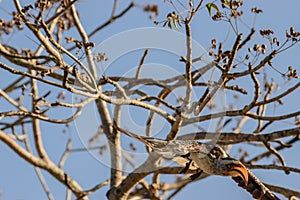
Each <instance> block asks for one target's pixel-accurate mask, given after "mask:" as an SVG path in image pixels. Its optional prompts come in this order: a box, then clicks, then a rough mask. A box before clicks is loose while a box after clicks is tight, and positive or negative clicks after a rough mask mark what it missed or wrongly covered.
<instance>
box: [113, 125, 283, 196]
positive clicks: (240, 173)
mask: <svg viewBox="0 0 300 200" xmlns="http://www.w3.org/2000/svg"><path fill="white" fill-rule="evenodd" d="M114 128H116V129H117V130H119V131H120V132H122V133H124V134H125V135H127V136H129V137H131V138H134V139H136V140H138V141H140V142H142V143H144V144H145V145H146V146H148V147H149V148H151V149H152V150H153V151H154V152H156V153H158V154H160V155H161V156H162V157H164V158H167V159H172V160H174V161H176V162H177V163H179V164H180V165H182V166H185V167H184V169H183V170H182V171H181V173H185V172H187V171H188V169H197V173H196V174H193V175H191V176H190V178H191V180H195V179H197V178H198V177H199V176H200V175H201V174H202V173H203V172H205V173H207V174H210V175H219V176H230V177H232V179H233V180H234V181H235V182H237V183H238V186H239V187H242V188H244V189H245V190H247V191H248V192H249V193H250V194H251V195H252V197H253V198H254V199H259V200H279V198H278V197H277V196H276V195H275V194H273V193H272V192H271V191H270V190H269V189H268V188H267V187H266V186H265V185H264V184H263V183H262V182H261V181H260V180H259V179H258V178H257V177H256V176H255V175H254V174H253V173H252V172H251V171H250V170H249V169H248V168H247V167H246V166H245V165H244V164H243V163H242V162H240V161H239V160H237V159H235V158H232V157H230V156H229V154H227V153H226V151H225V150H224V149H223V148H222V147H220V146H219V145H216V144H208V143H201V142H198V141H195V140H169V141H167V140H162V139H158V138H153V137H147V136H141V135H137V134H134V133H132V132H130V131H127V130H125V129H122V128H120V127H118V126H116V125H115V124H114Z"/></svg>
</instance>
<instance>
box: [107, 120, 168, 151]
mask: <svg viewBox="0 0 300 200" xmlns="http://www.w3.org/2000/svg"><path fill="white" fill-rule="evenodd" d="M113 127H114V128H115V129H116V130H118V131H120V132H122V133H124V134H125V135H127V136H129V137H132V138H134V139H136V140H138V141H140V142H142V143H144V144H145V145H146V146H148V147H150V148H151V149H153V150H158V149H161V148H163V147H165V146H166V145H167V141H165V140H161V139H156V138H152V137H146V136H141V135H137V134H134V133H132V132H130V131H127V130H125V129H122V128H120V127H118V126H117V125H116V124H114V125H113Z"/></svg>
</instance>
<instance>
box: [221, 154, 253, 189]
mask: <svg viewBox="0 0 300 200" xmlns="http://www.w3.org/2000/svg"><path fill="white" fill-rule="evenodd" d="M219 162H220V163H219V167H220V168H222V170H221V171H222V174H221V175H223V176H231V177H233V178H241V179H242V180H243V181H244V185H245V186H246V185H247V184H248V170H247V168H246V167H245V166H244V165H243V164H242V163H241V162H240V161H238V160H235V159H233V158H222V159H220V161H219Z"/></svg>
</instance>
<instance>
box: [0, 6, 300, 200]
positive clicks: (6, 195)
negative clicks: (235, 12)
mask: <svg viewBox="0 0 300 200" xmlns="http://www.w3.org/2000/svg"><path fill="white" fill-rule="evenodd" d="M104 2H105V3H104ZM107 2H110V3H107ZM129 2H130V1H120V3H119V6H118V11H117V13H119V12H120V11H121V10H122V9H123V8H125V7H126V6H127V5H128V4H129ZM149 2H151V3H157V4H159V11H160V15H159V16H158V19H157V20H158V21H160V20H163V19H164V18H165V16H166V14H167V11H168V12H169V11H170V10H171V6H170V5H169V4H164V3H163V0H157V1H145V0H142V1H138V2H137V3H138V4H141V5H146V4H147V3H149ZM28 3H31V2H30V1H22V4H23V5H27V4H28ZM244 4H245V7H244V9H245V10H250V9H251V8H252V7H254V6H255V7H259V8H261V9H262V10H263V14H262V15H259V16H258V17H257V18H256V23H255V28H256V29H257V30H259V29H267V28H271V29H273V30H274V31H275V33H278V35H279V36H280V37H281V38H282V39H283V38H284V34H285V32H284V31H285V30H286V29H289V27H290V26H294V28H295V30H297V31H299V30H300V24H299V18H297V17H296V16H297V14H298V12H299V8H300V2H299V1H297V0H288V1H272V2H271V1H263V0H255V1H248V2H244ZM76 5H78V8H79V12H80V17H81V20H82V22H83V25H84V26H85V28H86V30H87V32H90V31H91V30H93V28H94V27H95V26H97V25H99V24H102V23H103V22H104V21H105V20H106V19H107V18H108V17H109V16H110V12H111V8H112V3H111V1H97V2H95V1H91V0H85V1H79V2H78V3H76ZM0 8H1V10H0V18H2V15H3V16H5V17H7V13H5V11H4V10H7V11H11V10H12V2H10V1H8V0H2V2H0ZM148 16H149V15H148V14H146V13H144V12H142V10H140V9H133V10H132V11H131V12H129V13H128V14H127V15H125V16H124V17H123V18H122V19H120V20H118V21H116V22H115V23H114V24H113V25H112V26H109V27H107V28H105V29H104V30H103V31H102V32H101V33H99V34H96V35H95V36H93V37H92V38H91V39H92V41H93V42H94V43H95V44H99V43H101V42H102V41H104V40H106V39H107V38H109V37H111V36H113V35H115V34H118V33H120V32H122V31H127V30H131V29H134V28H143V27H155V25H154V24H153V22H152V21H151V20H149V18H148ZM243 21H244V22H246V23H247V25H248V26H252V24H253V16H252V15H248V14H246V16H245V17H243ZM219 25H220V24H219V23H218V22H212V21H210V20H209V16H208V13H207V11H206V10H205V11H204V10H203V11H201V12H200V13H199V16H197V17H196V20H195V21H194V22H193V24H192V31H193V39H194V40H196V41H197V42H198V43H199V44H201V45H202V46H203V47H208V46H209V45H210V39H211V37H216V38H218V39H219V40H224V39H225V38H226V34H227V31H228V26H227V25H226V26H222V28H220V26H219ZM241 27H242V30H247V26H241ZM182 31H183V30H182ZM245 33H247V31H246V32H245ZM22 34H23V33H20V34H13V36H12V37H10V38H7V37H4V38H3V39H2V41H1V42H3V43H8V44H11V45H15V44H18V46H19V47H20V48H21V47H23V46H28V47H32V46H33V45H36V44H34V42H33V41H32V40H30V39H26V37H22V38H23V39H22V40H21V41H20V40H19V36H22ZM140 37H143V36H142V35H141V36H140ZM280 37H279V39H280ZM24 38H25V40H24ZM232 40H233V39H230V38H229V39H227V41H226V43H225V45H227V47H230V46H232ZM299 50H300V48H299V45H298V46H296V47H294V48H293V49H291V50H290V51H288V52H287V53H284V54H282V55H280V59H276V60H274V64H275V66H276V67H277V68H278V69H279V70H280V71H282V72H285V71H286V68H287V66H288V65H293V66H294V67H295V68H297V69H299V66H300V57H299ZM142 52H143V51H137V52H132V53H131V54H128V55H125V56H124V57H122V58H121V60H119V61H118V60H116V62H115V63H114V65H119V64H121V63H122V62H124V63H126V65H128V66H131V65H137V64H138V62H139V57H140V55H141V54H142ZM156 53H157V52H156ZM155 55H156V54H155ZM126 56H127V57H126ZM166 56H167V58H168V59H174V60H173V61H172V60H171V61H169V60H168V62H166V61H165V60H161V62H160V61H157V60H155V56H153V57H152V58H149V60H148V61H153V62H156V63H159V64H163V65H166V64H169V65H170V64H174V63H176V64H177V65H179V63H178V58H175V57H172V55H166ZM122 59H123V60H122ZM0 60H1V61H3V60H4V59H3V58H0ZM124 67H125V66H124ZM122 70H124V71H126V70H128V69H127V68H126V67H125V68H123V69H121V71H122ZM298 71H299V70H298ZM108 73H110V74H116V73H123V72H120V69H116V68H111V69H110V70H108ZM268 73H270V77H274V78H275V79H276V80H278V81H279V82H284V80H283V79H280V76H279V75H278V74H277V73H275V72H274V71H273V70H269V71H268ZM0 77H1V79H2V80H1V81H0V88H4V87H5V86H7V82H8V81H9V80H11V79H12V78H16V76H13V75H10V74H9V73H7V72H5V71H3V70H1V69H0ZM40 86H41V87H42V88H43V89H44V90H45V91H47V89H50V88H49V87H45V86H44V85H40ZM287 86H288V85H287ZM299 95H300V93H299V91H298V92H297V93H296V94H295V95H294V98H293V99H291V100H289V103H288V104H286V105H284V107H281V108H277V110H276V113H277V114H280V113H281V112H287V111H291V110H295V109H296V110H299V109H300V106H299ZM53 98H55V97H53ZM68 99H72V96H71V95H68ZM231 100H232V99H229V100H228V101H229V102H230V101H231ZM0 103H1V104H0V111H1V112H2V111H3V110H9V109H10V108H9V107H7V104H4V103H3V99H0ZM235 103H236V104H237V105H239V104H240V105H242V103H241V102H235ZM25 105H26V102H25ZM132 112H134V111H132ZM276 113H274V114H276ZM69 114H70V113H69V112H66V113H63V114H60V116H58V117H61V116H68V115H69ZM138 114H139V113H133V114H132V115H138ZM139 118H140V119H144V116H143V114H140V116H139ZM137 123H141V124H139V125H141V126H142V124H143V123H142V122H139V121H137ZM42 125H43V126H42V131H43V137H44V142H45V147H46V149H47V150H48V152H49V155H50V157H51V158H52V159H53V160H54V161H55V162H58V161H59V159H60V156H61V153H62V152H63V151H64V148H65V144H66V142H67V140H68V138H72V139H73V148H80V147H83V144H82V140H81V138H80V135H79V134H78V129H76V126H75V125H74V124H72V125H71V126H70V127H69V128H66V127H65V126H63V125H58V126H53V125H51V124H49V123H45V122H42ZM286 127H288V124H287V121H286V122H280V123H279V124H278V125H277V126H274V127H272V128H270V129H269V130H268V131H274V130H277V129H282V128H286ZM87 128H91V130H88V131H87V132H90V133H92V132H93V131H94V130H93V129H92V127H87ZM64 129H66V130H67V131H66V133H63V131H62V130H64ZM247 130H252V129H251V127H249V126H248V127H247V126H246V127H245V130H244V131H247ZM28 131H30V130H28ZM162 137H163V136H162ZM124 139H126V138H124ZM127 139H128V138H127ZM138 147H140V148H139V149H142V147H141V146H138ZM249 149H250V151H252V152H251V153H253V155H256V154H258V153H259V152H254V150H253V149H254V148H251V147H249ZM299 152H300V145H299V144H297V145H296V146H295V147H293V148H292V149H287V150H285V151H283V152H282V154H283V155H284V156H285V158H286V160H287V165H288V166H292V167H293V166H294V167H297V166H298V167H299V166H300V159H298V157H299ZM231 155H232V156H234V157H238V153H237V148H233V150H232V152H231ZM295 158H296V159H295ZM98 159H99V157H97V156H95V154H88V153H73V154H71V155H70V156H69V158H68V160H67V162H66V165H65V168H64V169H65V170H66V171H67V172H68V173H69V174H70V175H71V176H72V177H73V178H74V179H75V180H77V181H78V182H79V183H80V184H81V185H82V187H83V188H85V189H89V188H91V187H93V186H94V185H96V184H98V183H99V182H101V181H103V180H105V179H107V178H109V168H108V167H107V166H105V165H103V164H102V163H101V162H100V161H99V160H98ZM266 162H267V163H272V158H271V159H269V160H266ZM0 163H1V165H0V191H1V192H2V200H29V199H46V195H45V193H44V192H43V190H42V188H41V185H40V183H39V181H38V179H37V176H36V174H35V172H34V170H33V167H32V166H31V165H29V164H27V163H26V162H25V161H24V160H22V159H21V158H19V157H18V156H17V155H16V154H15V153H13V152H12V151H11V150H10V149H9V148H7V146H5V145H4V144H3V143H1V142H0ZM254 173H255V174H256V175H257V176H258V177H259V178H260V179H261V180H262V181H265V182H267V183H273V184H275V185H280V186H283V187H287V188H293V189H296V190H300V185H299V183H300V175H299V174H295V173H291V174H290V175H288V176H287V175H285V174H284V173H283V172H278V171H271V170H268V171H264V170H254ZM43 175H44V176H45V178H46V180H47V183H48V185H49V187H50V191H51V192H52V193H53V196H54V197H55V199H64V198H65V188H64V187H62V186H61V184H60V183H58V182H57V181H56V180H55V179H54V178H52V177H51V176H49V175H48V174H47V173H43ZM163 177H165V178H166V180H168V177H170V176H169V175H166V176H163ZM106 191H107V187H104V188H103V189H101V190H99V191H97V192H96V193H94V194H92V195H90V199H105V192H106ZM200 197H201V199H249V200H250V199H251V197H250V195H249V194H248V193H247V192H246V191H244V190H243V189H241V188H239V187H237V185H236V183H235V182H234V181H232V180H231V179H230V178H226V177H213V176H211V177H209V178H206V179H204V180H202V181H199V182H195V183H192V184H190V185H189V186H187V187H186V188H185V189H184V190H182V191H181V192H180V193H179V194H178V195H177V196H176V198H175V199H184V198H185V199H200Z"/></svg>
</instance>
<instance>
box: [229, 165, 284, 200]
mask: <svg viewBox="0 0 300 200" xmlns="http://www.w3.org/2000/svg"><path fill="white" fill-rule="evenodd" d="M232 179H233V180H234V181H235V182H237V183H238V185H239V186H240V187H242V188H244V189H245V190H247V191H248V192H249V193H250V194H251V195H252V197H253V198H255V199H259V200H280V199H279V198H278V197H277V196H276V195H275V194H273V193H272V192H271V191H270V190H269V189H268V188H267V187H266V186H265V185H264V184H263V183H262V182H261V181H260V180H259V179H258V178H257V177H256V176H255V175H254V174H253V173H252V172H251V171H250V170H248V185H245V183H244V181H243V180H242V179H241V178H240V177H233V178H232Z"/></svg>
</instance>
